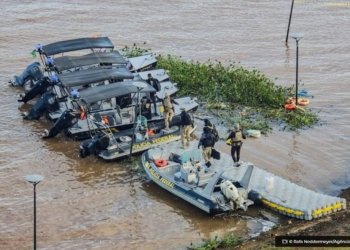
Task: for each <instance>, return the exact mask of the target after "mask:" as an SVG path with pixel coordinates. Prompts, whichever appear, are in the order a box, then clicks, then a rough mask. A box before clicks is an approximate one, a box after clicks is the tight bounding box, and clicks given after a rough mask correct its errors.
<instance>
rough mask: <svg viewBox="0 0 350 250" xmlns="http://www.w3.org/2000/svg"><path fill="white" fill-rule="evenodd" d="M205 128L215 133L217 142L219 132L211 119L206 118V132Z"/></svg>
mask: <svg viewBox="0 0 350 250" xmlns="http://www.w3.org/2000/svg"><path fill="white" fill-rule="evenodd" d="M204 128H209V129H210V131H211V133H213V135H214V138H215V142H218V141H219V139H220V137H219V133H218V131H217V130H216V127H215V125H213V124H212V123H211V122H210V121H209V119H204V127H203V132H204Z"/></svg>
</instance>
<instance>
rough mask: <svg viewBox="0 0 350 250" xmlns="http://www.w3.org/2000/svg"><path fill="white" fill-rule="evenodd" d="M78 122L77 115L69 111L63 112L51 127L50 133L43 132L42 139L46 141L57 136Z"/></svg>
mask: <svg viewBox="0 0 350 250" xmlns="http://www.w3.org/2000/svg"><path fill="white" fill-rule="evenodd" d="M78 120H79V115H78V114H75V113H74V112H73V111H72V110H71V109H70V110H65V111H64V112H63V113H62V115H61V116H60V118H58V119H57V121H56V122H55V124H54V125H53V127H52V128H51V129H50V131H48V130H45V132H44V135H43V138H44V139H48V138H52V137H55V136H56V135H57V134H59V133H60V132H61V131H62V130H64V129H67V128H69V127H71V126H73V125H74V124H76V123H77V122H78Z"/></svg>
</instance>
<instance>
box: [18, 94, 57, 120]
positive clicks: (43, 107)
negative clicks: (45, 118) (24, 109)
mask: <svg viewBox="0 0 350 250" xmlns="http://www.w3.org/2000/svg"><path fill="white" fill-rule="evenodd" d="M58 109H59V104H58V102H57V100H56V95H55V94H54V93H52V92H46V93H45V94H43V95H42V96H41V97H40V99H39V100H38V101H37V102H36V103H35V105H34V106H33V107H32V109H31V110H30V112H29V113H28V114H26V115H25V116H24V119H27V120H39V118H40V117H41V116H42V115H43V114H44V113H45V112H46V111H47V112H52V111H56V110H58Z"/></svg>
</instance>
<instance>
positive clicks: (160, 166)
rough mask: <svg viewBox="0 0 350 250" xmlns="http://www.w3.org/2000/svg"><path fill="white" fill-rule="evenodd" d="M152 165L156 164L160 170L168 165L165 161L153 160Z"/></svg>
mask: <svg viewBox="0 0 350 250" xmlns="http://www.w3.org/2000/svg"><path fill="white" fill-rule="evenodd" d="M154 164H156V166H157V167H158V168H162V167H165V166H166V165H168V161H167V160H165V159H155V160H154Z"/></svg>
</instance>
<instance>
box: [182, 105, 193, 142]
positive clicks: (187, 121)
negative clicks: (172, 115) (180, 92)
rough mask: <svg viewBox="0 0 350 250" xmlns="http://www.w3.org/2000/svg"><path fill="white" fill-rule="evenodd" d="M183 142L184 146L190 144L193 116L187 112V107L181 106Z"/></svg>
mask: <svg viewBox="0 0 350 250" xmlns="http://www.w3.org/2000/svg"><path fill="white" fill-rule="evenodd" d="M180 110H181V114H180V118H181V123H180V125H181V142H182V147H183V148H187V147H188V146H189V145H190V139H191V130H192V125H193V122H192V119H191V116H190V115H189V114H188V113H187V112H186V110H185V108H181V109H180Z"/></svg>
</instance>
